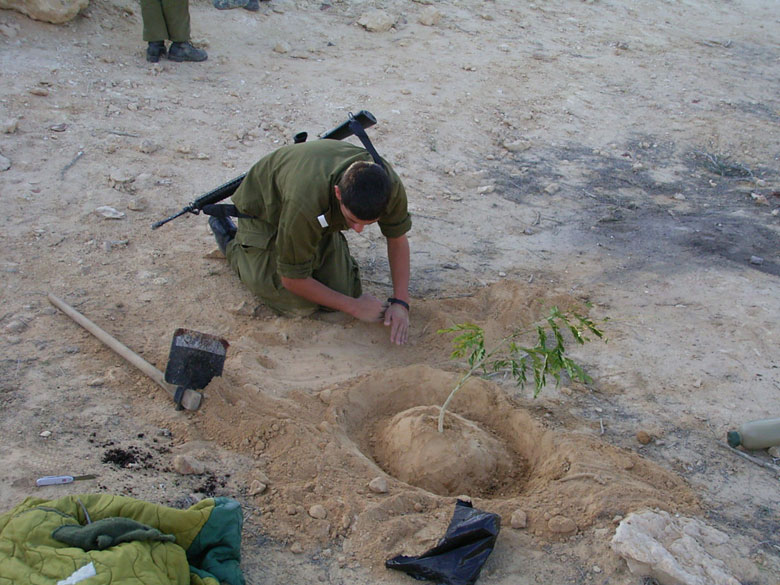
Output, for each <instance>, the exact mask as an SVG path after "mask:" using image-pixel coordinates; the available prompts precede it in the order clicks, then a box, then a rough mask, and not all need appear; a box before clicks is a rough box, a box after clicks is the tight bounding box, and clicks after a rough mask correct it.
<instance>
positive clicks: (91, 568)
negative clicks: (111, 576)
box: [57, 563, 97, 585]
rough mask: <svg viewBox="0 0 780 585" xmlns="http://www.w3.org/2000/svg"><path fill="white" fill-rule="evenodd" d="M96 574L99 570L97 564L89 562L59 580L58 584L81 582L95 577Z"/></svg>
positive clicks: (73, 584)
mask: <svg viewBox="0 0 780 585" xmlns="http://www.w3.org/2000/svg"><path fill="white" fill-rule="evenodd" d="M95 575H97V571H95V565H93V564H92V563H89V564H88V565H84V566H83V567H81V568H80V569H79V570H77V571H76V572H75V573H73V574H72V575H71V576H70V577H68V578H67V579H63V580H62V581H57V585H75V584H76V583H79V582H81V581H83V580H84V579H89V578H90V577H94V576H95Z"/></svg>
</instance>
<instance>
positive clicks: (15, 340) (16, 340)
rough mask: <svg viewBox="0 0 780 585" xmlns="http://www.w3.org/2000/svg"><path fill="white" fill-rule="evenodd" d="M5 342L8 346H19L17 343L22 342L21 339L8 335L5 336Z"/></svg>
mask: <svg viewBox="0 0 780 585" xmlns="http://www.w3.org/2000/svg"><path fill="white" fill-rule="evenodd" d="M5 341H6V342H7V343H8V344H9V345H17V344H19V343H21V342H22V338H21V337H17V336H16V335H9V336H7V337H6V338H5Z"/></svg>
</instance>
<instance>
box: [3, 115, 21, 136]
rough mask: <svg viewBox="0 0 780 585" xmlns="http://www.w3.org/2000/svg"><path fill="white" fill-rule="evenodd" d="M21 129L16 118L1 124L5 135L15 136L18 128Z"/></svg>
mask: <svg viewBox="0 0 780 585" xmlns="http://www.w3.org/2000/svg"><path fill="white" fill-rule="evenodd" d="M18 127H19V120H17V119H16V118H11V119H9V120H4V121H3V122H0V130H2V132H3V134H13V133H14V132H16V130H17V128H18Z"/></svg>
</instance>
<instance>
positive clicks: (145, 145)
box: [138, 140, 162, 154]
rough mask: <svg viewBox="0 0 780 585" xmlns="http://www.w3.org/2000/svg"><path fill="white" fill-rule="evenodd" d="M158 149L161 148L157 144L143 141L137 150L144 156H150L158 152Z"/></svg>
mask: <svg viewBox="0 0 780 585" xmlns="http://www.w3.org/2000/svg"><path fill="white" fill-rule="evenodd" d="M160 148H162V147H161V146H160V145H159V144H157V143H156V142H152V141H151V140H143V141H142V142H141V144H140V145H139V146H138V150H139V151H141V152H143V153H144V154H152V153H153V152H157V151H158V150H160Z"/></svg>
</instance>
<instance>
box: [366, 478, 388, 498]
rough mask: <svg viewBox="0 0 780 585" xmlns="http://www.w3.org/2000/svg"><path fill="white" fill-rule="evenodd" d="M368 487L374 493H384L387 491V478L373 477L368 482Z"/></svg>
mask: <svg viewBox="0 0 780 585" xmlns="http://www.w3.org/2000/svg"><path fill="white" fill-rule="evenodd" d="M368 489H370V490H371V491H372V492H374V493H375V494H386V493H387V491H388V488H387V479H385V478H384V477H382V476H379V477H375V478H374V479H372V480H371V481H370V482H369V483H368Z"/></svg>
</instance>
